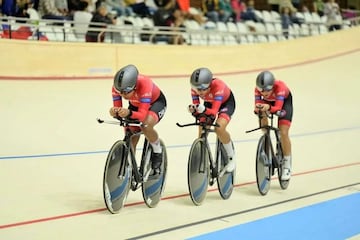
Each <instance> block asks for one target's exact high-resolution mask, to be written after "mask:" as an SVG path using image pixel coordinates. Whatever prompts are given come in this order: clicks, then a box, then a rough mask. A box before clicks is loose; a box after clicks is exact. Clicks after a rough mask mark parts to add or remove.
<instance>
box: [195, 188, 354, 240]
mask: <svg viewBox="0 0 360 240" xmlns="http://www.w3.org/2000/svg"><path fill="white" fill-rule="evenodd" d="M359 206H360V193H354V194H350V195H347V196H343V197H339V198H336V199H332V200H328V201H324V202H321V203H318V204H313V205H309V206H307V207H303V208H299V209H295V210H292V211H289V212H285V213H282V214H278V215H274V216H270V217H267V218H263V219H259V220H256V221H252V222H248V223H244V224H240V225H237V226H234V227H230V228H226V229H223V230H219V231H215V232H211V233H207V234H203V235H200V236H195V237H192V238H188V240H203V239H204V240H205V239H206V240H217V239H252V240H262V239H277V240H288V239H292V240H303V239H304V240H309V239H316V240H320V239H321V240H322V239H324V240H325V239H326V240H343V239H347V238H350V237H353V236H356V235H358V234H360V221H359V216H358V215H359V210H360V207H359Z"/></svg>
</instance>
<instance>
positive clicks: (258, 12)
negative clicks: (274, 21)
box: [254, 10, 264, 19]
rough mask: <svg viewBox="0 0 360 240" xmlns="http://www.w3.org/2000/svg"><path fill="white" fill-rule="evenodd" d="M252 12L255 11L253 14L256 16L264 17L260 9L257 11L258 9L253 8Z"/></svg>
mask: <svg viewBox="0 0 360 240" xmlns="http://www.w3.org/2000/svg"><path fill="white" fill-rule="evenodd" d="M254 12H255V15H256V16H257V17H258V18H260V19H264V17H263V14H262V12H261V11H259V10H254Z"/></svg>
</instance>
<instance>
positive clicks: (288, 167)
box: [281, 159, 291, 181]
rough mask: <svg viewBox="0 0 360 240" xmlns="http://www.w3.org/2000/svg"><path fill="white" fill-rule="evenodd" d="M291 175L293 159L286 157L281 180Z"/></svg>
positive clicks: (285, 179) (287, 178)
mask: <svg viewBox="0 0 360 240" xmlns="http://www.w3.org/2000/svg"><path fill="white" fill-rule="evenodd" d="M290 177H291V159H284V166H283V171H282V174H281V180H283V181H287V180H289V179H290Z"/></svg>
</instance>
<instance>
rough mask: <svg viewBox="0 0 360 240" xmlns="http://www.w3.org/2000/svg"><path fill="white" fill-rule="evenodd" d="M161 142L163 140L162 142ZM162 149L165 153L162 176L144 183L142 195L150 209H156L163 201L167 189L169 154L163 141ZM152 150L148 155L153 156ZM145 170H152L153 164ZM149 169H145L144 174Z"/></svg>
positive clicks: (150, 178) (149, 150)
mask: <svg viewBox="0 0 360 240" xmlns="http://www.w3.org/2000/svg"><path fill="white" fill-rule="evenodd" d="M160 141H161V140H160ZM161 147H162V152H163V159H162V164H161V167H160V174H159V175H156V176H150V177H149V178H148V179H147V180H146V181H144V182H143V183H142V195H143V198H144V201H145V204H146V205H147V206H148V207H150V208H153V207H156V206H157V205H158V203H159V202H160V200H161V196H162V194H163V192H164V189H165V182H166V173H167V162H168V160H167V152H166V147H165V144H164V142H163V141H161ZM151 152H152V148H151V147H149V148H148V153H147V154H146V155H148V154H149V155H148V156H149V157H150V156H151ZM145 168H151V163H150V164H148V165H147V166H145ZM147 170H149V169H144V171H143V173H144V172H146V171H147Z"/></svg>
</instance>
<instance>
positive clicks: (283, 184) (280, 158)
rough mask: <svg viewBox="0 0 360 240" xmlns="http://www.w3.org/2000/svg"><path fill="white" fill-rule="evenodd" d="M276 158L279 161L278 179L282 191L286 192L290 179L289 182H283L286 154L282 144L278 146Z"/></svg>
mask: <svg viewBox="0 0 360 240" xmlns="http://www.w3.org/2000/svg"><path fill="white" fill-rule="evenodd" d="M276 157H277V159H278V163H279V164H278V165H279V166H278V179H279V184H280V187H281V189H283V190H285V189H287V188H288V186H289V183H290V179H289V180H282V179H281V175H282V171H283V161H284V154H283V151H282V147H281V143H277V144H276Z"/></svg>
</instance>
